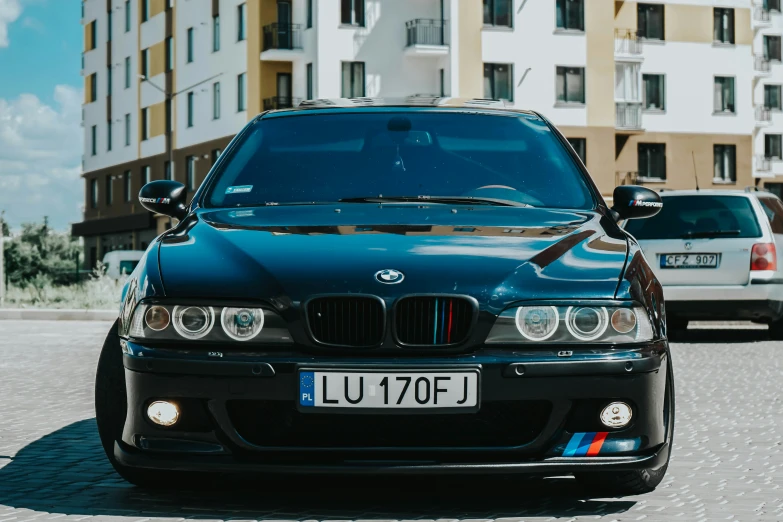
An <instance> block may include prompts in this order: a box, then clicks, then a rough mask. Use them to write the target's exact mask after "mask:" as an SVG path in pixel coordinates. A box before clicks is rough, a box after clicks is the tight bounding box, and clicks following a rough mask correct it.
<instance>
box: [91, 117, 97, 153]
mask: <svg viewBox="0 0 783 522" xmlns="http://www.w3.org/2000/svg"><path fill="white" fill-rule="evenodd" d="M90 152H91V154H92V155H93V156H95V155H96V154H98V126H97V125H93V126H92V127H90Z"/></svg>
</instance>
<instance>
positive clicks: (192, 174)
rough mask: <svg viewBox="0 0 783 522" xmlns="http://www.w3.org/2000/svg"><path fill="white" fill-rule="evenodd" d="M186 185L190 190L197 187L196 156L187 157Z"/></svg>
mask: <svg viewBox="0 0 783 522" xmlns="http://www.w3.org/2000/svg"><path fill="white" fill-rule="evenodd" d="M185 187H186V188H187V190H188V191H189V192H193V190H195V188H196V156H187V157H186V158H185Z"/></svg>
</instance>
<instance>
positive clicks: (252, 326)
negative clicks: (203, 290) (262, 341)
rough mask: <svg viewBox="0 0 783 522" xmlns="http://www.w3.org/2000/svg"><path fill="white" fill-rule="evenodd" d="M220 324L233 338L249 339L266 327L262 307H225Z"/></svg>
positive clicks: (237, 339)
mask: <svg viewBox="0 0 783 522" xmlns="http://www.w3.org/2000/svg"><path fill="white" fill-rule="evenodd" d="M220 324H221V325H222V326H223V331H224V332H226V335H228V336H229V337H231V338H232V339H234V340H236V341H249V340H250V339H252V338H253V337H255V336H256V335H258V333H259V332H260V331H261V329H262V328H263V327H264V311H263V310H262V309H260V308H224V309H223V312H222V313H221V314H220Z"/></svg>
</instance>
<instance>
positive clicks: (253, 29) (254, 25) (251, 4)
mask: <svg viewBox="0 0 783 522" xmlns="http://www.w3.org/2000/svg"><path fill="white" fill-rule="evenodd" d="M261 1H262V0H247V3H246V4H245V9H246V11H245V16H246V17H247V117H248V120H251V119H253V118H255V117H256V115H258V113H260V112H261V99H262V98H261ZM264 2H265V3H266V4H272V3H273V2H272V1H271V0H264ZM275 16H277V15H275Z"/></svg>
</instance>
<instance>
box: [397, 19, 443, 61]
mask: <svg viewBox="0 0 783 522" xmlns="http://www.w3.org/2000/svg"><path fill="white" fill-rule="evenodd" d="M405 34H406V47H405V54H407V55H411V56H443V55H446V54H449V24H448V22H447V21H445V20H436V19H433V18H417V19H415V20H409V21H407V22H405Z"/></svg>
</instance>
